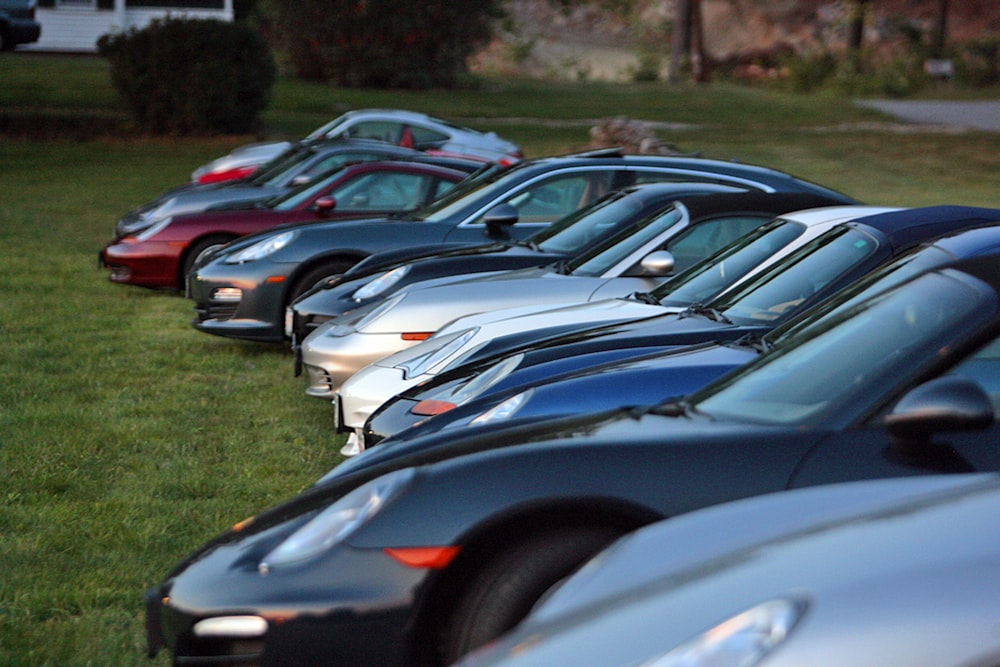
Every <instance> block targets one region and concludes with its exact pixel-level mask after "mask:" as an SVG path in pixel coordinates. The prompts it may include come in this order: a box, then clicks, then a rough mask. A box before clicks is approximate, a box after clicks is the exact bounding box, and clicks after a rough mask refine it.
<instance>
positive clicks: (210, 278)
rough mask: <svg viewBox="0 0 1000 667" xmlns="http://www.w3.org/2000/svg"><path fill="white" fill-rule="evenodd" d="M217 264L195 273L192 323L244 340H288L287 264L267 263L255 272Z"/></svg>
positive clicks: (206, 330) (190, 281) (191, 289)
mask: <svg viewBox="0 0 1000 667" xmlns="http://www.w3.org/2000/svg"><path fill="white" fill-rule="evenodd" d="M243 266H244V265H240V264H236V265H226V264H221V263H213V264H210V265H208V266H206V267H202V268H199V269H197V270H196V271H194V272H192V273H191V274H190V275H189V276H188V278H187V289H186V294H187V296H188V298H190V299H191V300H192V301H194V311H195V317H194V319H193V320H192V321H191V325H192V326H193V327H194V328H195V329H197V330H198V331H202V332H204V333H209V334H213V335H216V336H225V337H228V338H240V339H243V340H252V341H260V342H267V343H280V342H282V341H284V340H285V331H284V329H285V322H284V316H285V305H284V302H285V293H286V290H287V275H286V274H287V271H288V268H287V267H282V265H279V264H274V263H270V262H269V263H267V264H266V265H265V264H262V265H261V267H260V268H258V269H256V270H255V272H254V274H252V275H251V274H250V272H249V271H247V270H245V269H243V270H242V271H241V267H243Z"/></svg>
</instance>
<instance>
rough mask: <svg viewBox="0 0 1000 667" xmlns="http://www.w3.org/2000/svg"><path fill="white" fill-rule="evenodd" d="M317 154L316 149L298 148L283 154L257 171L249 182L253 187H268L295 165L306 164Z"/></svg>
mask: <svg viewBox="0 0 1000 667" xmlns="http://www.w3.org/2000/svg"><path fill="white" fill-rule="evenodd" d="M315 154H316V149H314V148H298V149H295V150H291V151H287V152H285V153H282V154H281V155H279V156H278V157H276V158H275V159H273V160H271V161H270V162H268V163H267V164H265V165H264V166H263V167H261V168H260V169H259V170H257V172H256V173H255V174H254V175H253V176H251V177H250V180H249V181H248V182H249V183H251V184H252V185H268V184H269V183H270V182H271V181H272V180H274V179H275V178H278V177H279V176H281V175H282V174H284V173H285V172H286V171H288V170H289V169H291V168H292V167H294V166H295V165H297V164H300V163H302V162H305V161H306V160H308V159H310V158H311V157H312V156H313V155H315Z"/></svg>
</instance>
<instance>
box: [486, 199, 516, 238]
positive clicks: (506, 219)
mask: <svg viewBox="0 0 1000 667" xmlns="http://www.w3.org/2000/svg"><path fill="white" fill-rule="evenodd" d="M520 217H521V214H520V213H519V212H518V210H517V209H516V208H514V206H512V205H511V204H499V205H498V206H494V207H493V208H491V209H490V210H489V211H487V212H486V215H484V216H483V222H485V223H486V235H487V236H495V237H500V238H506V237H507V230H506V229H505V228H506V227H510V226H511V225H514V224H517V221H518V220H519V219H520Z"/></svg>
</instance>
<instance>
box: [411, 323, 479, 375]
mask: <svg viewBox="0 0 1000 667" xmlns="http://www.w3.org/2000/svg"><path fill="white" fill-rule="evenodd" d="M478 331H479V327H476V328H475V329H466V330H465V331H460V332H458V333H456V334H452V335H451V336H442V337H441V340H439V341H436V343H437V344H436V345H433V344H432V345H429V346H428V347H429V349H426V348H424V350H425V351H424V352H423V353H422V354H420V355H418V356H415V357H413V358H411V359H408V360H406V361H404V362H401V363H399V364H397V365H396V368H399V369H401V370H402V371H403V374H404V376H405V377H406V378H407V379H409V378H414V377H417V376H418V375H423V374H424V373H426V372H427V371H428V370H430V369H431V368H433V367H434V366H437V365H438V364H440V363H441V362H442V361H444V360H445V359H447V358H448V357H450V356H451V355H453V354H455V353H456V352H458V351H459V350H461V349H462V347H463V346H464V345H465V344H466V343H468V342H469V341H470V340H472V338H473V337H474V336H475V335H476V333H477V332H478ZM428 340H429V341H432V340H436V339H434V338H429V339H428Z"/></svg>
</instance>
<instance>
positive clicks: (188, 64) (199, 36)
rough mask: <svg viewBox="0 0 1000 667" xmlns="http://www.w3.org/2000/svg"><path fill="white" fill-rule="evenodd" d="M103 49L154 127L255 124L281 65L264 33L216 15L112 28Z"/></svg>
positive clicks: (122, 91)
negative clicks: (123, 29) (121, 29)
mask: <svg viewBox="0 0 1000 667" xmlns="http://www.w3.org/2000/svg"><path fill="white" fill-rule="evenodd" d="M97 48H98V53H100V54H101V55H102V56H104V57H105V58H107V59H108V60H109V61H110V62H111V82H112V84H113V85H114V87H115V89H116V90H117V91H118V94H119V95H120V96H121V97H122V99H123V100H124V101H125V104H126V105H127V106H128V108H129V109H130V110H131V112H132V115H133V117H134V119H135V122H136V124H137V125H138V127H139V129H140V130H141V131H143V132H149V133H153V134H211V133H235V134H242V133H246V132H250V131H253V130H254V129H255V128H256V126H257V123H258V118H259V116H260V113H261V111H263V110H264V109H265V108H266V107H267V105H268V103H269V102H270V98H271V90H272V88H273V86H274V81H275V76H276V68H275V64H274V59H273V57H272V56H271V53H270V51H269V50H268V48H267V45H266V43H265V42H264V40H263V38H262V37H261V36H260V34H259V33H258V32H256V31H254V30H252V29H250V28H248V27H247V26H245V25H243V24H240V23H228V22H225V21H218V20H214V19H186V18H165V19H156V20H154V21H153V22H151V23H150V24H149V25H148V26H147V27H145V28H142V29H141V30H136V29H134V28H133V29H132V30H130V31H128V32H124V33H117V34H111V35H104V36H103V37H101V38H100V40H98V43H97Z"/></svg>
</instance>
